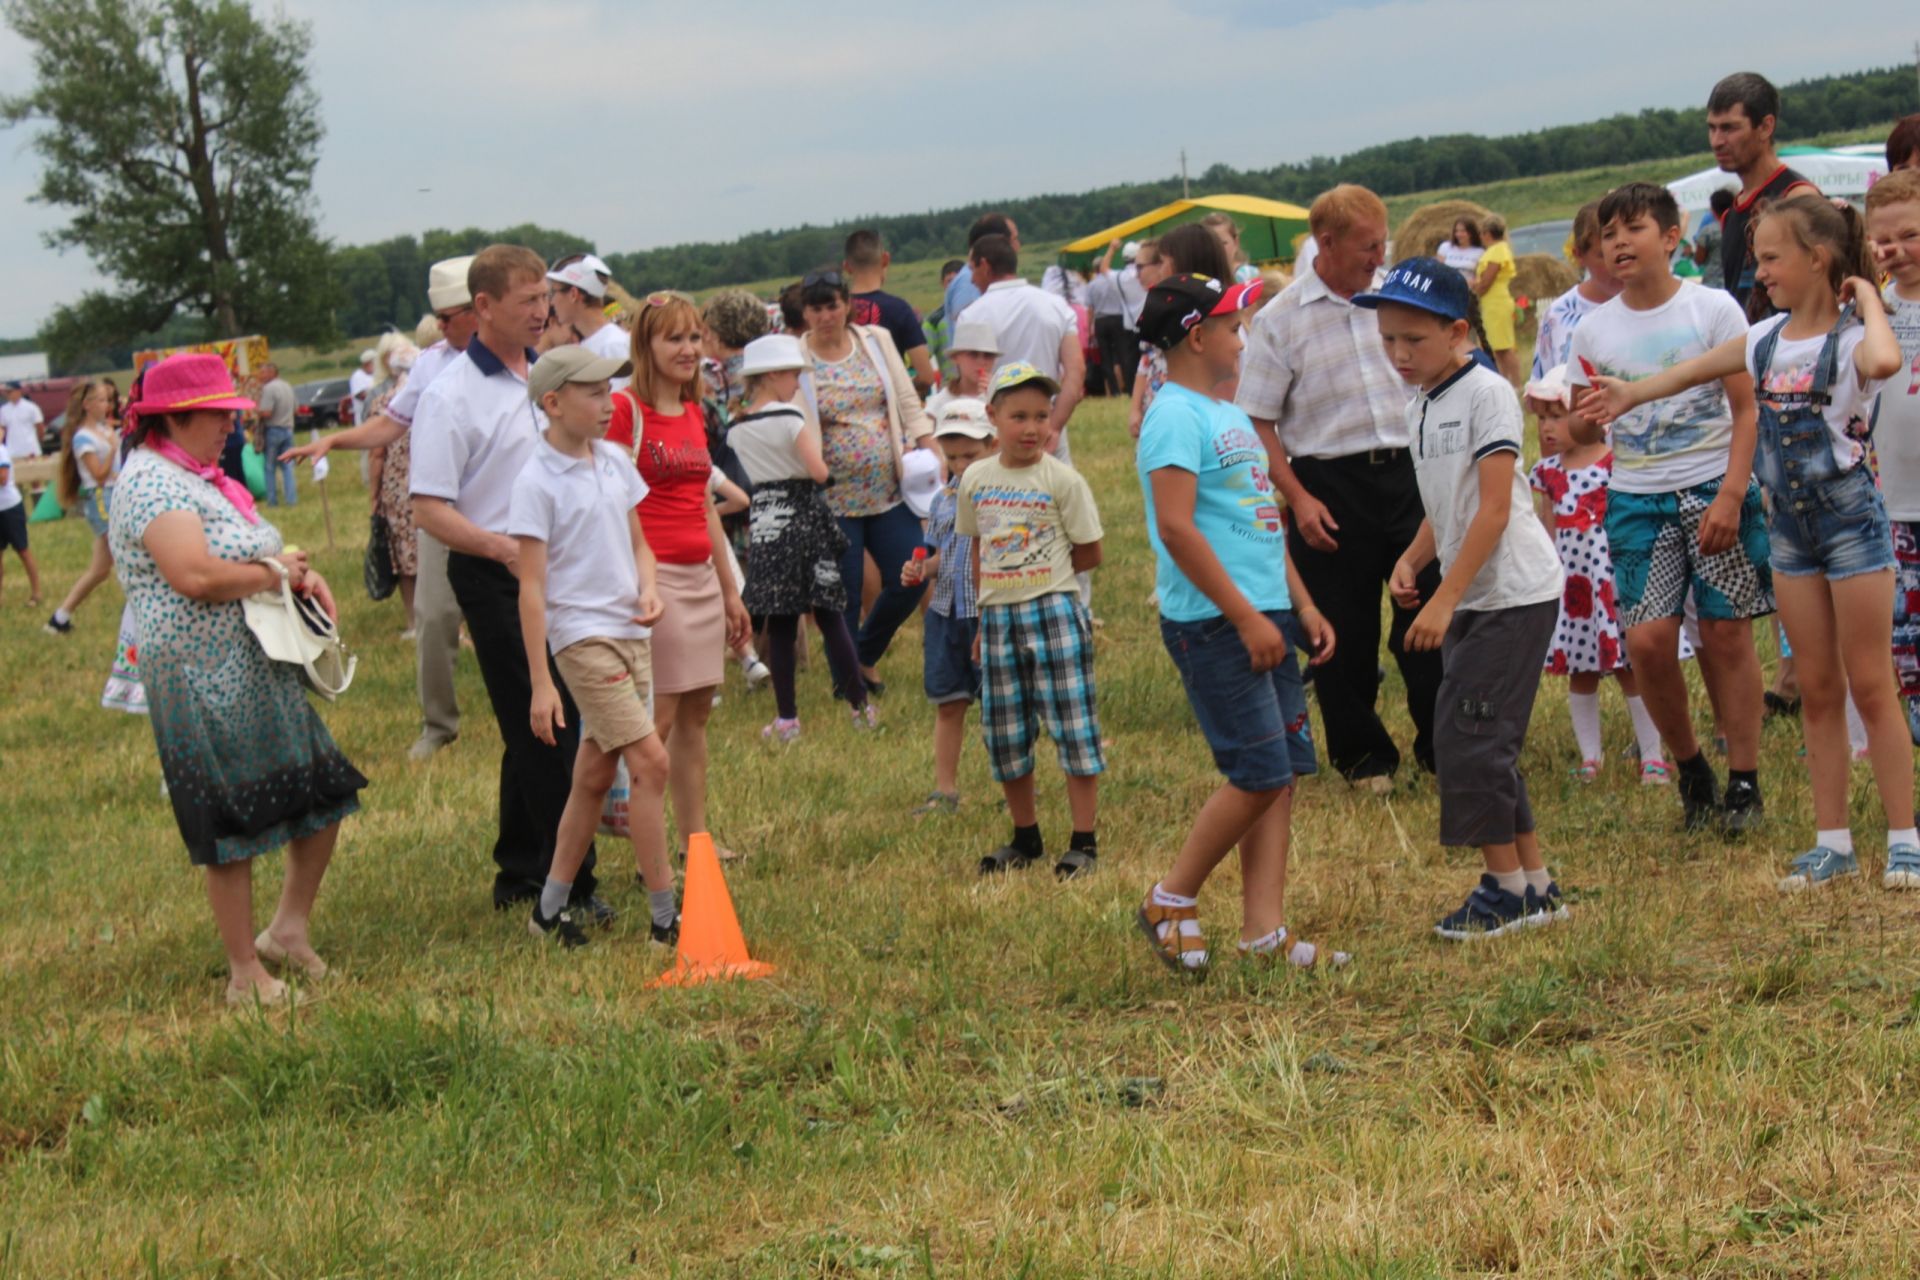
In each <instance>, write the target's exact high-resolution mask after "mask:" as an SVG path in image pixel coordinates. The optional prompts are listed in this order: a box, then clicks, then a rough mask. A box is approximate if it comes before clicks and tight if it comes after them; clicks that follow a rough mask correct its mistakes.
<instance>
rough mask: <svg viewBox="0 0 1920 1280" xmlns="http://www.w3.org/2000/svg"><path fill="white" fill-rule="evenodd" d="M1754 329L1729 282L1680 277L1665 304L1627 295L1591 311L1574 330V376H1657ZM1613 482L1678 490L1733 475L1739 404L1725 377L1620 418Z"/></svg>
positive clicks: (1577, 380)
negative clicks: (1650, 304)
mask: <svg viewBox="0 0 1920 1280" xmlns="http://www.w3.org/2000/svg"><path fill="white" fill-rule="evenodd" d="M1746 331H1747V318H1746V316H1745V314H1744V313H1742V312H1741V310H1740V304H1739V303H1737V302H1735V301H1734V300H1733V295H1732V294H1730V293H1728V292H1727V291H1726V290H1725V289H1709V288H1706V287H1705V286H1703V285H1699V284H1695V283H1694V282H1693V281H1691V280H1682V281H1680V287H1679V289H1677V290H1676V291H1675V292H1674V295H1673V296H1672V297H1671V298H1669V299H1667V300H1666V301H1665V302H1663V303H1661V304H1660V305H1659V306H1657V307H1654V308H1652V309H1651V310H1647V311H1636V310H1634V309H1633V308H1632V307H1629V306H1628V305H1627V300H1626V296H1625V295H1624V294H1623V295H1621V296H1620V297H1618V298H1615V299H1614V300H1613V301H1611V302H1607V303H1603V304H1602V305H1600V306H1599V307H1596V308H1595V309H1594V310H1593V311H1591V312H1589V313H1588V314H1587V316H1586V318H1585V319H1583V320H1581V321H1580V327H1579V328H1578V329H1575V330H1574V331H1573V344H1572V346H1571V347H1570V348H1569V349H1568V352H1567V380H1568V381H1569V382H1570V383H1572V384H1573V385H1574V386H1576V387H1584V386H1587V385H1589V380H1588V377H1587V372H1586V369H1585V366H1583V365H1582V363H1581V361H1582V360H1583V359H1584V360H1586V361H1588V362H1590V363H1591V364H1592V365H1593V368H1594V371H1595V372H1596V373H1599V374H1602V375H1604V376H1606V377H1609V378H1620V379H1622V380H1624V381H1627V382H1638V381H1639V380H1640V379H1642V378H1648V377H1652V376H1653V375H1654V374H1656V373H1659V372H1660V371H1661V370H1663V369H1670V368H1672V367H1673V366H1674V365H1676V364H1679V363H1681V362H1682V361H1685V360H1691V359H1693V358H1694V357H1695V356H1701V355H1705V354H1706V353H1707V352H1709V351H1711V350H1713V349H1714V348H1715V347H1717V346H1719V345H1720V344H1721V343H1723V342H1731V341H1732V340H1733V339H1735V338H1738V337H1739V336H1740V335H1742V334H1744V333H1745V332H1746ZM1612 435H1613V486H1612V487H1613V488H1615V489H1617V490H1619V491H1620V492H1621V493H1677V492H1679V491H1680V490H1682V489H1691V488H1692V487H1694V486H1695V485H1699V484H1705V483H1707V481H1709V480H1718V479H1720V478H1721V477H1723V476H1725V475H1726V474H1727V457H1728V454H1729V453H1730V451H1731V449H1732V446H1733V410H1732V408H1731V407H1730V406H1729V405H1728V403H1727V393H1726V390H1725V388H1724V387H1722V386H1721V384H1720V383H1718V382H1709V383H1707V384H1706V385H1705V386H1702V387H1695V388H1693V389H1692V390H1690V391H1683V392H1681V393H1680V394H1679V395H1677V396H1670V397H1668V398H1667V399H1665V400H1655V401H1652V402H1651V403H1648V404H1643V405H1641V406H1639V407H1638V408H1636V409H1635V410H1633V412H1631V413H1628V414H1623V415H1622V416H1621V417H1619V418H1617V419H1615V420H1614V423H1613V427H1612Z"/></svg>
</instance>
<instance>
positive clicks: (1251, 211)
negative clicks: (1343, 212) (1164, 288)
mask: <svg viewBox="0 0 1920 1280" xmlns="http://www.w3.org/2000/svg"><path fill="white" fill-rule="evenodd" d="M1190 209H1219V210H1222V211H1224V212H1226V213H1240V214H1246V215H1249V216H1251V217H1256V218H1290V219H1298V220H1300V221H1302V222H1304V221H1306V218H1307V211H1306V210H1305V209H1302V208H1301V207H1300V206H1299V205H1297V204H1288V203H1287V202H1286V201H1284V200H1268V199H1265V198H1263V197H1261V196H1231V195H1226V196H1201V197H1199V198H1198V199H1194V200H1175V201H1174V202H1173V203H1172V204H1165V205H1161V206H1160V207H1159V208H1158V209H1155V210H1153V211H1152V212H1151V213H1143V214H1141V215H1140V216H1139V217H1137V218H1129V219H1127V220H1126V221H1125V222H1122V223H1119V224H1117V225H1115V226H1111V227H1108V228H1107V229H1106V230H1105V231H1097V232H1095V233H1094V234H1093V235H1090V236H1082V237H1081V238H1080V239H1078V240H1075V241H1074V242H1073V243H1072V244H1070V245H1067V246H1066V247H1065V248H1063V249H1061V250H1060V252H1061V253H1098V252H1100V251H1101V250H1103V249H1105V248H1106V247H1107V245H1109V244H1110V243H1112V242H1113V241H1115V240H1125V239H1126V238H1127V237H1129V236H1131V235H1135V234H1137V233H1139V232H1141V231H1145V230H1146V229H1147V228H1148V227H1151V226H1156V225H1158V224H1159V223H1162V222H1165V221H1166V220H1167V219H1168V218H1173V217H1178V216H1179V215H1180V214H1183V213H1185V212H1187V211H1188V210H1190Z"/></svg>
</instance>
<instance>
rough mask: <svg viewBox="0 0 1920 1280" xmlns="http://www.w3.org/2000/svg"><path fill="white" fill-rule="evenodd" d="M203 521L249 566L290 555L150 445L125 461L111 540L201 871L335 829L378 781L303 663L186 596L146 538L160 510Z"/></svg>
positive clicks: (178, 815) (273, 536)
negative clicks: (272, 651)
mask: <svg viewBox="0 0 1920 1280" xmlns="http://www.w3.org/2000/svg"><path fill="white" fill-rule="evenodd" d="M169 511H190V512H192V513H193V514H194V515H196V516H198V517H200V524H201V526H202V527H203V528H204V529H205V530H206V537H207V547H208V549H209V550H210V551H212V553H213V554H214V555H216V556H218V557H219V558H220V559H222V560H231V561H234V562H236V563H245V562H247V561H250V560H257V559H259V558H260V557H261V556H265V555H272V554H274V553H275V552H277V551H280V550H281V549H282V548H283V546H284V543H283V540H282V539H281V537H280V531H279V530H278V529H276V528H274V527H273V526H272V525H271V524H269V523H267V522H266V521H265V520H264V519H263V520H262V521H261V522H260V523H259V524H249V523H247V521H246V518H245V517H243V516H242V515H241V514H240V513H239V512H238V511H236V510H234V508H233V506H232V504H230V503H229V502H228V501H227V500H226V498H225V497H224V496H222V495H221V493H220V491H219V490H218V489H216V488H214V487H213V485H212V484H210V483H208V482H207V481H205V480H203V479H201V478H200V477H199V476H197V475H194V474H192V473H191V472H189V471H186V470H184V469H182V468H180V467H177V466H175V465H174V464H173V463H171V462H168V461H167V460H166V459H164V458H162V457H160V456H159V455H158V454H156V453H154V452H152V451H151V450H148V449H136V450H134V452H133V455H132V456H131V457H130V458H129V459H128V460H127V466H126V470H125V472H124V473H123V474H122V476H121V481H120V486H119V487H118V488H117V489H115V491H114V500H113V508H112V511H111V513H110V514H109V517H108V519H109V529H108V535H107V536H108V539H109V542H110V545H111V546H112V548H113V563H114V569H115V571H116V572H118V574H119V575H120V583H121V585H122V586H123V587H124V588H125V589H126V593H127V600H128V602H129V603H130V604H131V605H132V606H133V610H134V613H135V615H136V617H137V618H138V620H139V635H140V677H141V679H142V681H143V682H144V683H145V685H146V689H147V707H148V718H149V719H150V720H151V721H152V724H153V736H154V740H155V741H156V742H157V743H158V744H159V748H160V770H161V773H162V774H163V775H164V776H165V777H166V780H167V791H168V795H169V797H170V798H171V799H172V801H173V816H174V820H175V821H176V822H177V823H179V825H180V835H181V838H182V839H184V840H185V841H186V844H187V853H188V855H189V856H190V857H191V858H192V860H193V862H194V865H196V866H214V865H218V864H221V863H228V862H236V861H239V860H240V859H243V858H251V857H254V856H255V855H257V854H261V853H265V852H267V851H268V850H270V849H276V848H278V847H279V846H281V845H283V844H285V843H287V841H289V840H293V839H297V838H299V837H301V836H307V835H312V834H314V833H316V832H319V831H322V830H325V829H326V828H327V827H328V826H331V825H332V824H333V823H336V822H338V821H339V820H340V819H341V818H344V817H345V816H347V815H348V814H350V813H352V812H354V811H355V810H356V809H358V808H359V807H360V802H359V799H358V795H359V791H360V788H362V787H364V786H366V785H367V780H366V778H365V777H363V776H362V775H361V773H360V771H359V770H358V769H355V768H354V767H353V765H352V764H350V763H348V761H347V759H346V757H344V756H342V755H341V754H340V749H339V748H338V747H336V746H335V745H334V742H333V738H332V736H331V735H329V734H328V733H327V729H326V726H325V725H323V724H321V723H320V717H319V716H317V715H315V714H314V711H313V708H312V706H310V705H309V704H308V702H307V692H306V686H305V685H304V684H303V683H302V681H301V674H300V671H299V669H298V668H296V667H294V666H292V665H291V664H289V663H284V662H274V661H272V660H271V659H269V658H268V657H267V655H266V653H265V652H264V651H263V650H262V649H261V648H260V644H259V642H258V641H257V640H255V639H254V636H253V632H251V631H249V630H248V629H247V624H246V620H245V618H244V616H243V612H242V610H241V607H240V602H239V601H237V600H235V601H229V602H227V603H224V604H206V603H202V602H200V601H196V600H189V599H187V598H186V597H185V596H183V595H181V594H180V593H179V592H178V591H175V590H174V589H173V588H172V587H171V586H170V585H168V583H167V580H166V579H165V578H164V577H162V576H161V574H160V569H159V566H157V565H156V564H155V563H154V560H153V556H152V555H150V554H149V553H148V551H147V548H146V546H145V544H144V543H143V542H142V541H141V539H142V538H143V537H144V535H145V534H146V531H147V526H148V525H149V524H150V523H152V521H153V520H154V518H155V517H156V516H161V515H165V514H166V513H167V512H169Z"/></svg>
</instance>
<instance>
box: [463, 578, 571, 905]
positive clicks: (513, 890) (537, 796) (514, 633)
mask: <svg viewBox="0 0 1920 1280" xmlns="http://www.w3.org/2000/svg"><path fill="white" fill-rule="evenodd" d="M447 582H448V583H449V584H450V585H451V586H452V587H453V597H454V599H456V600H458V601H459V602H460V615H461V616H462V617H463V618H465V619H466V620H467V631H468V632H469V633H470V634H471V635H472V636H473V652H474V656H475V657H477V658H479V660H480V677H481V679H483V680H485V681H486V685H487V700H488V701H489V702H491V703H492V704H493V718H494V719H495V720H497V721H498V722H499V724H500V739H501V741H502V742H503V743H504V744H505V747H506V750H505V751H503V752H502V753H501V756H500V834H499V835H498V836H497V837H496V838H495V840H494V842H493V861H494V865H495V866H496V867H498V868H499V869H498V871H496V872H495V874H494V877H493V905H494V906H496V907H504V906H506V905H508V904H509V903H513V902H519V901H523V900H525V899H527V898H529V897H536V896H538V895H539V893H540V889H541V887H542V886H543V885H545V884H546V881H547V871H548V870H549V869H550V868H551V867H552V866H553V838H554V835H555V833H556V832H558V831H559V829H560V814H561V813H562V811H564V810H565V809H566V807H567V793H568V792H569V791H571V790H572V789H573V757H574V752H575V751H576V750H577V749H578V748H579V746H580V712H579V709H578V708H577V707H575V706H574V705H573V696H572V695H571V694H569V693H568V692H567V685H566V681H564V680H562V679H561V678H560V676H559V674H558V673H557V672H553V683H554V685H555V687H556V688H558V689H559V690H560V701H561V705H562V706H563V707H564V708H565V709H566V718H567V727H566V728H565V729H563V730H560V731H558V732H557V733H556V734H555V735H554V745H553V746H551V747H550V746H548V745H547V744H546V743H544V742H542V741H540V739H538V738H536V737H534V736H533V725H532V723H531V714H532V709H533V681H532V680H531V679H530V678H529V677H528V675H527V650H526V645H525V643H524V641H523V640H522V639H521V634H520V583H519V581H518V580H517V579H516V578H515V577H514V576H513V571H512V570H510V569H508V568H507V567H506V566H505V565H503V564H501V563H499V562H498V561H495V560H482V559H480V558H479V557H477V556H470V555H464V554H462V553H461V552H458V551H455V552H451V553H449V554H448V556H447ZM547 666H548V670H549V671H550V672H552V671H553V660H552V659H551V658H549V659H548V660H547ZM593 865H594V856H593V848H592V842H591V840H589V842H588V848H587V860H586V862H584V863H583V864H581V867H580V874H579V875H578V876H576V877H575V878H574V881H573V897H574V900H575V901H581V900H584V899H585V898H586V897H587V896H588V895H589V894H591V893H592V892H593V891H594V888H595V885H596V883H597V882H596V880H595V878H594V874H593Z"/></svg>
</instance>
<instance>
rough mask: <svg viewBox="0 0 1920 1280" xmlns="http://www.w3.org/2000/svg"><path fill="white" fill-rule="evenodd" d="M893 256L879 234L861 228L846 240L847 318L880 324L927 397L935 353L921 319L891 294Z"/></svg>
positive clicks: (843, 268) (932, 379) (841, 266)
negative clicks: (889, 281)
mask: <svg viewBox="0 0 1920 1280" xmlns="http://www.w3.org/2000/svg"><path fill="white" fill-rule="evenodd" d="M891 265H893V255H892V254H890V253H888V252H887V251H886V249H885V248H884V247H883V246H882V245H881V243H880V233H879V232H878V231H871V230H867V229H866V228H862V229H861V230H859V231H855V232H854V233H853V234H851V235H849V236H848V237H847V243H846V254H845V257H844V258H842V260H841V263H840V269H841V270H842V271H844V272H845V273H846V276H847V292H848V293H849V294H850V295H852V296H851V297H850V298H849V299H848V306H849V311H848V314H847V318H848V319H849V320H851V321H853V323H855V324H872V325H879V326H880V327H881V328H883V329H885V330H886V331H887V332H888V333H889V334H891V335H892V337H893V345H894V348H895V349H896V350H898V351H899V352H900V358H901V359H902V360H904V361H906V362H907V367H908V368H909V369H911V370H913V385H914V389H915V390H917V391H919V393H920V394H921V396H922V397H924V396H925V395H926V394H927V392H928V391H930V390H932V389H933V384H934V381H935V374H934V367H933V353H932V352H931V351H930V350H928V348H927V332H926V330H925V329H923V328H921V327H920V317H919V316H917V315H915V314H914V311H913V307H912V305H911V304H910V303H908V301H907V300H906V299H905V298H902V297H898V296H896V295H894V294H891V293H888V292H887V291H886V290H885V288H884V287H883V286H885V284H886V283H887V268H888V267H890V266H891Z"/></svg>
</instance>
